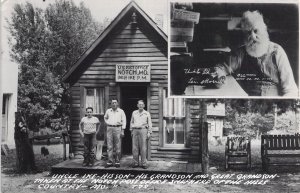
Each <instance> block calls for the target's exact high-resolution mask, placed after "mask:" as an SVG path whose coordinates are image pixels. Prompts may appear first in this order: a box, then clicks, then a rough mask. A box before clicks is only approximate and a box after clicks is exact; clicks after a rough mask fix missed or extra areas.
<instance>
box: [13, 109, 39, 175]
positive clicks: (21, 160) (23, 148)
mask: <svg viewBox="0 0 300 193" xmlns="http://www.w3.org/2000/svg"><path fill="white" fill-rule="evenodd" d="M14 138H15V144H16V154H17V160H16V166H17V171H18V172H19V173H25V172H35V171H36V166H35V159H34V153H33V147H32V143H31V142H30V140H29V138H28V129H27V126H26V123H25V119H24V118H23V117H22V115H21V113H19V112H17V113H16V121H15V134H14Z"/></svg>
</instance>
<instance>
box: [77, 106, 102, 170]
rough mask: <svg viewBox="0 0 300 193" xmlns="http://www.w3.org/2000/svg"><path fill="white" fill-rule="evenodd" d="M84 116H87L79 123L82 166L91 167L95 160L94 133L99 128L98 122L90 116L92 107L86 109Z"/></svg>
mask: <svg viewBox="0 0 300 193" xmlns="http://www.w3.org/2000/svg"><path fill="white" fill-rule="evenodd" d="M86 114H87V116H86V117H83V118H82V119H81V121H80V123H79V131H80V135H81V137H82V138H83V141H84V154H83V157H84V160H83V166H93V165H94V162H95V158H96V156H95V147H96V133H97V132H98V131H99V128H100V121H99V119H98V118H97V117H94V116H93V115H92V114H93V108H92V107H87V108H86Z"/></svg>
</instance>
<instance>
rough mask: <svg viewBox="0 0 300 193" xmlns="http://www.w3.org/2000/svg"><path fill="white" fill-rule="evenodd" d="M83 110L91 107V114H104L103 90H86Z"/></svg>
mask: <svg viewBox="0 0 300 193" xmlns="http://www.w3.org/2000/svg"><path fill="white" fill-rule="evenodd" d="M85 91H86V93H85V94H86V95H85V108H87V107H92V108H93V110H94V111H93V114H98V115H99V114H101V115H102V114H104V88H86V89H85Z"/></svg>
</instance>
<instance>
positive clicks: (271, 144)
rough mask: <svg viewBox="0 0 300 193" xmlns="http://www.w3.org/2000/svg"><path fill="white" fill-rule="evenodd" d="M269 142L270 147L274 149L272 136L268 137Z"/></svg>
mask: <svg viewBox="0 0 300 193" xmlns="http://www.w3.org/2000/svg"><path fill="white" fill-rule="evenodd" d="M269 141H270V147H271V148H273V147H274V136H273V135H272V136H270V138H269Z"/></svg>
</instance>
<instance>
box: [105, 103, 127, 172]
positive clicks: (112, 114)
mask: <svg viewBox="0 0 300 193" xmlns="http://www.w3.org/2000/svg"><path fill="white" fill-rule="evenodd" d="M118 105H119V104H118V100H117V99H112V100H111V108H110V109H107V111H106V113H105V115H104V120H105V122H106V124H107V154H108V161H107V163H106V165H105V167H106V168H108V167H111V166H113V163H115V166H116V167H117V168H119V167H120V159H121V137H123V136H124V129H125V128H126V116H125V113H124V111H123V110H122V109H120V108H118ZM114 149H115V151H116V157H115V160H114V158H113V151H114Z"/></svg>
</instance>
